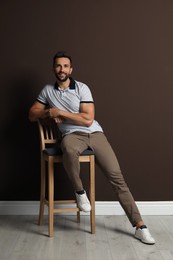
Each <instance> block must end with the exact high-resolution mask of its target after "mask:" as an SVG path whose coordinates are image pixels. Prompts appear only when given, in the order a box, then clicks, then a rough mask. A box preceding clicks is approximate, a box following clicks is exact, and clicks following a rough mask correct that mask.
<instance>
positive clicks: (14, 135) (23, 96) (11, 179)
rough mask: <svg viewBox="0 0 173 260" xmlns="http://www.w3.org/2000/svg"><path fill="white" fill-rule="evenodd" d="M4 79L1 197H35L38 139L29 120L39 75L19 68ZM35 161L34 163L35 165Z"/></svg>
mask: <svg viewBox="0 0 173 260" xmlns="http://www.w3.org/2000/svg"><path fill="white" fill-rule="evenodd" d="M6 79H8V80H4V82H3V84H2V86H3V89H2V90H1V91H2V94H1V102H0V103H1V106H2V108H1V128H0V129H1V138H0V142H1V161H2V162H1V175H0V200H27V199H29V200H32V199H34V198H33V197H32V196H33V195H32V194H37V192H36V191H35V190H38V182H39V174H38V172H37V171H39V169H36V167H35V165H39V164H38V163H37V164H36V161H38V160H39V153H38V150H37V147H39V139H38V135H36V134H37V131H36V129H35V128H36V124H31V123H30V122H29V120H28V110H29V107H30V106H31V104H32V103H33V101H34V97H33V93H32V90H33V89H34V88H33V85H36V84H38V78H37V76H36V75H34V74H33V73H31V72H29V71H28V72H21V71H20V72H17V73H15V75H14V76H13V75H10V80H9V75H8V77H6ZM33 165H34V167H33Z"/></svg>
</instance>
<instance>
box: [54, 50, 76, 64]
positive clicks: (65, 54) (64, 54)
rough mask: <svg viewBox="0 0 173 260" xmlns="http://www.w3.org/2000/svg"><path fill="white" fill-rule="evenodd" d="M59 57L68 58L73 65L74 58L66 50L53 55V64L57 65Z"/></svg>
mask: <svg viewBox="0 0 173 260" xmlns="http://www.w3.org/2000/svg"><path fill="white" fill-rule="evenodd" d="M57 58H68V59H69V60H70V65H71V66H72V58H71V56H70V55H69V54H68V53H67V52H66V51H58V52H57V53H56V54H55V55H54V57H53V66H54V65H55V60H56V59H57Z"/></svg>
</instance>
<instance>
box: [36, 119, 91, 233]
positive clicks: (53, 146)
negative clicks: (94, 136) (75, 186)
mask: <svg viewBox="0 0 173 260" xmlns="http://www.w3.org/2000/svg"><path fill="white" fill-rule="evenodd" d="M38 128H39V134H40V152H41V190H40V212H39V225H41V224H42V223H43V218H44V206H45V205H46V206H48V225H49V237H53V229H54V214H56V213H67V212H73V213H74V212H76V214H77V222H80V209H79V208H78V206H77V201H76V199H73V200H55V199H54V188H57V187H54V186H55V183H54V164H55V163H62V160H63V153H62V151H61V149H60V148H59V147H58V146H57V143H58V140H59V136H58V134H57V133H58V129H57V125H56V124H55V122H54V120H39V121H38ZM79 162H80V163H83V162H85V163H89V200H90V204H91V211H90V226H91V233H92V234H95V155H94V151H92V150H91V149H89V148H88V149H86V150H85V151H83V152H82V153H81V154H80V155H79ZM57 184H58V183H56V185H57ZM46 187H47V189H48V198H46ZM55 204H59V205H60V206H61V207H58V208H57V207H55ZM62 204H63V207H62ZM69 204H73V206H74V207H68V205H69ZM65 205H66V206H65Z"/></svg>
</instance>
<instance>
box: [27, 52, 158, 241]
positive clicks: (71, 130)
mask: <svg viewBox="0 0 173 260" xmlns="http://www.w3.org/2000/svg"><path fill="white" fill-rule="evenodd" d="M72 70H73V67H72V59H71V57H70V56H69V55H68V54H67V53H66V52H58V53H56V54H55V56H54V58H53V71H54V74H55V76H56V83H55V84H54V85H46V86H45V87H44V88H43V89H42V91H41V92H40V94H39V96H38V98H37V101H36V102H35V103H34V104H33V105H32V106H31V108H30V111H29V119H30V121H36V120H38V119H44V118H53V119H54V120H55V122H56V123H57V125H58V128H59V130H60V131H61V133H62V136H63V138H62V141H61V149H62V152H63V165H64V168H65V170H66V172H67V174H68V176H69V178H70V180H71V182H72V185H73V188H74V190H75V195H76V199H77V204H78V207H79V208H80V209H81V210H82V211H84V212H88V211H90V210H91V206H90V202H89V200H88V198H87V195H86V192H85V190H84V188H83V185H82V181H81V178H80V164H79V160H78V157H79V155H80V153H81V152H82V151H84V150H85V149H87V148H88V147H89V148H91V149H92V150H93V151H94V152H95V156H96V160H97V163H98V165H99V167H100V168H101V169H102V171H103V173H104V174H105V176H106V177H107V179H108V181H109V183H110V184H111V185H112V187H113V189H114V190H115V192H116V194H117V197H118V200H119V202H120V204H121V206H122V207H123V209H124V211H125V213H126V215H127V217H128V218H129V221H130V222H131V224H132V226H133V227H136V231H135V237H136V238H138V239H139V240H141V241H142V242H143V243H146V244H154V243H155V240H154V238H152V236H151V234H150V232H149V230H148V228H147V227H146V226H145V225H144V222H143V220H142V218H141V215H140V213H139V210H138V208H137V206H136V204H135V201H134V199H133V197H132V195H131V193H130V191H129V188H128V187H127V184H126V183H125V181H124V178H123V175H122V173H121V170H120V167H119V164H118V161H117V158H116V156H115V154H114V152H113V150H112V148H111V146H110V144H109V142H108V140H107V139H106V137H105V135H104V133H103V130H102V128H101V126H100V125H99V123H98V122H97V121H96V120H95V119H94V102H93V98H92V94H91V92H90V89H89V87H88V86H87V85H85V84H84V83H81V82H78V81H76V80H73V79H72V78H71V77H70V76H71V73H72Z"/></svg>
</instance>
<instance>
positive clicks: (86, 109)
mask: <svg viewBox="0 0 173 260" xmlns="http://www.w3.org/2000/svg"><path fill="white" fill-rule="evenodd" d="M49 111H50V115H51V117H53V118H55V121H57V120H58V119H59V118H62V120H63V119H67V120H71V121H72V122H73V123H74V124H75V125H80V126H87V127H89V126H91V125H92V123H93V120H94V114H95V112H94V104H93V103H81V105H80V112H79V113H71V112H67V111H63V110H60V109H58V108H50V110H49Z"/></svg>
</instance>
